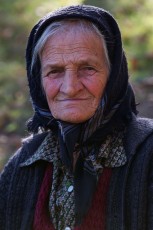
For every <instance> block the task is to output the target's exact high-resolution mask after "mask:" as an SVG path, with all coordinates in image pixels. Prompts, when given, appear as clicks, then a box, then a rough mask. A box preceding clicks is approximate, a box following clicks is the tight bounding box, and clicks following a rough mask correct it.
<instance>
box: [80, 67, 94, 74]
mask: <svg viewBox="0 0 153 230" xmlns="http://www.w3.org/2000/svg"><path fill="white" fill-rule="evenodd" d="M96 72H97V71H96V69H95V68H94V67H92V66H85V67H83V68H81V69H80V70H79V73H80V74H81V75H82V76H87V75H89V76H91V75H93V74H95V73H96Z"/></svg>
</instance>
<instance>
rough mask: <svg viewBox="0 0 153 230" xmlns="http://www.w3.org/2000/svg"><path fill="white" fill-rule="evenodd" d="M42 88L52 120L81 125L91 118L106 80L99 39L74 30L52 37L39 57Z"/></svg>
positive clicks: (77, 29) (102, 52) (89, 33)
mask: <svg viewBox="0 0 153 230" xmlns="http://www.w3.org/2000/svg"><path fill="white" fill-rule="evenodd" d="M41 67H42V85H43V88H44V91H45V94H46V98H47V102H48V105H49V108H50V111H51V113H52V115H53V117H54V118H56V119H59V120H62V121H66V122H70V123H81V122H84V121H86V120H88V119H89V118H91V117H92V116H93V115H94V113H95V111H96V109H97V107H98V105H99V103H100V100H101V98H102V96H103V93H104V89H105V86H106V83H107V80H108V68H107V65H106V61H105V56H104V50H103V45H102V41H101V39H100V38H99V37H98V36H97V35H96V34H94V33H93V32H91V31H89V32H88V33H87V32H86V33H83V32H82V31H81V30H79V28H78V27H77V26H76V27H75V26H74V28H71V31H69V29H67V30H65V31H64V33H63V31H62V32H61V33H60V31H58V32H57V33H56V34H54V35H52V36H51V37H50V38H49V39H48V40H47V42H46V43H45V46H44V48H43V50H42V53H41Z"/></svg>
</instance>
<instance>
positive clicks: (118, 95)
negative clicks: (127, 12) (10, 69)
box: [26, 5, 136, 132]
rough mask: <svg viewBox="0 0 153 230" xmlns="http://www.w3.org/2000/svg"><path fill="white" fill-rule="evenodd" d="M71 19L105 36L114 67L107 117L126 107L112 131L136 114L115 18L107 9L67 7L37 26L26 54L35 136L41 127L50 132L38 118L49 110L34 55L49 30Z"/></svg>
mask: <svg viewBox="0 0 153 230" xmlns="http://www.w3.org/2000/svg"><path fill="white" fill-rule="evenodd" d="M68 18H78V19H81V18H83V19H87V20H89V21H91V22H93V23H95V24H96V26H97V27H98V29H99V30H100V31H101V33H102V34H103V36H104V39H105V41H106V46H107V49H108V55H109V59H110V63H111V73H110V76H109V81H108V83H107V87H106V92H107V105H106V106H105V111H104V115H105V116H107V114H109V112H110V110H111V109H112V108H113V106H115V104H116V103H117V102H118V101H120V100H121V101H122V103H121V105H120V107H119V108H118V110H117V112H116V113H115V114H114V116H113V117H112V118H111V121H110V123H111V127H112V125H116V126H117V127H119V126H122V125H123V123H125V122H126V121H127V120H130V118H131V114H132V112H134V113H136V107H135V98H134V94H133V91H132V88H131V86H130V84H129V83H128V69H127V61H126V57H125V54H124V51H123V47H122V40H121V34H120V30H119V28H118V24H117V22H116V21H115V19H114V18H113V16H112V15H111V14H110V13H109V12H107V11H105V10H104V9H101V8H97V7H93V6H87V5H79V6H69V7H65V8H62V9H59V10H57V11H55V12H53V13H50V14H48V15H47V16H45V17H44V18H42V19H41V20H40V21H39V22H38V23H37V24H36V25H35V26H34V28H33V29H32V31H31V33H30V36H29V40H28V44H27V50H26V62H27V76H28V82H29V89H30V95H31V101H32V104H33V108H34V112H35V113H34V116H33V117H32V118H31V119H30V121H29V123H28V127H29V130H30V131H31V132H37V131H38V128H39V127H42V128H44V129H46V128H49V127H47V124H48V123H47V122H46V121H45V119H46V118H45V117H43V115H40V114H38V113H37V109H36V108H37V107H39V108H42V109H48V110H49V107H48V104H47V100H46V97H45V95H44V93H43V91H42V87H41V79H40V78H41V77H40V72H41V71H40V69H41V66H40V61H39V59H38V60H37V61H36V63H35V65H34V66H33V69H32V71H31V64H32V63H31V62H32V55H33V51H34V48H35V45H36V43H37V41H38V39H39V38H40V36H41V35H42V33H43V32H44V30H45V29H46V27H47V26H49V25H50V24H51V23H52V22H54V21H58V20H62V19H68ZM105 129H107V130H108V129H109V131H110V128H109V125H108V124H107V127H106V128H105Z"/></svg>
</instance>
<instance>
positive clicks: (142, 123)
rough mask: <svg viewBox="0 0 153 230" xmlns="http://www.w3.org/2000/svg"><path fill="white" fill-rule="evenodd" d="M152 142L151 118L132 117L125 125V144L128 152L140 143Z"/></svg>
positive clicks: (152, 128)
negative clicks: (126, 125)
mask: <svg viewBox="0 0 153 230" xmlns="http://www.w3.org/2000/svg"><path fill="white" fill-rule="evenodd" d="M148 142H150V143H151V142H152V144H153V119H149V118H141V117H135V116H134V117H133V119H132V121H131V122H130V124H129V125H128V127H127V132H126V137H125V146H126V148H127V150H128V152H134V151H135V149H137V147H138V146H140V145H142V144H143V145H145V144H146V143H148Z"/></svg>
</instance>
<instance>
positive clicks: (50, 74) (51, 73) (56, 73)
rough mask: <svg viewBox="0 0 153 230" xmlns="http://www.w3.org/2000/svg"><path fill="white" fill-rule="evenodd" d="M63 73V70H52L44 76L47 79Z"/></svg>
mask: <svg viewBox="0 0 153 230" xmlns="http://www.w3.org/2000/svg"><path fill="white" fill-rule="evenodd" d="M62 72H63V69H60V68H59V69H52V70H50V71H49V72H48V73H47V74H46V76H47V77H49V76H58V75H60V74H61V73H62Z"/></svg>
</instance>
